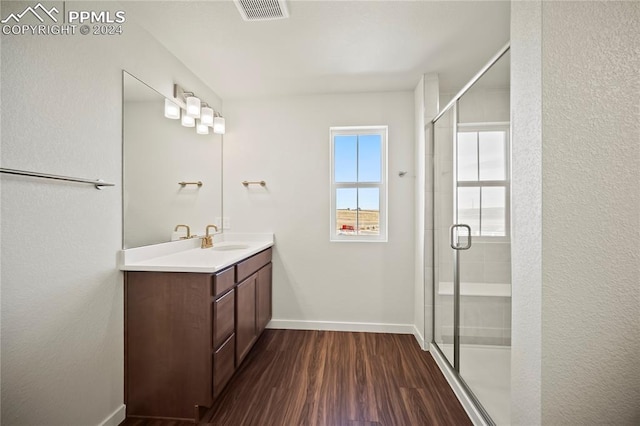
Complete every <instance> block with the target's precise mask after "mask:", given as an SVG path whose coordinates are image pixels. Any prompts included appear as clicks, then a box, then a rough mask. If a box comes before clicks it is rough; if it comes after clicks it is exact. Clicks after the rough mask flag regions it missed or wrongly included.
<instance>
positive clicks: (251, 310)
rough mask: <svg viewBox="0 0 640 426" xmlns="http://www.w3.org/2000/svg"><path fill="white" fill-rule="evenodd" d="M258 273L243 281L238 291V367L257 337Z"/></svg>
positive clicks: (237, 288)
mask: <svg viewBox="0 0 640 426" xmlns="http://www.w3.org/2000/svg"><path fill="white" fill-rule="evenodd" d="M257 280H258V274H257V273H255V274H253V275H251V276H250V277H249V278H247V279H246V280H244V281H242V282H241V283H240V284H238V286H237V287H236V289H235V292H236V367H238V366H239V365H240V363H241V362H242V360H243V359H244V357H245V356H246V355H247V353H248V352H249V349H251V346H253V344H254V343H255V341H256V339H257V332H256V281H257Z"/></svg>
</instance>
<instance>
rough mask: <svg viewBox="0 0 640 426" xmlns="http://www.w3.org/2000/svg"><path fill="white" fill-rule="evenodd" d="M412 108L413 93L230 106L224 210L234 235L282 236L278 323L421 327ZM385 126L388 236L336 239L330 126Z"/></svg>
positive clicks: (278, 257) (276, 265)
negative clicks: (417, 323)
mask: <svg viewBox="0 0 640 426" xmlns="http://www.w3.org/2000/svg"><path fill="white" fill-rule="evenodd" d="M413 109H414V108H413V93H412V92H391V93H371V94H344V95H323V96H300V97H287V98H278V99H266V100H248V101H228V102H225V115H226V118H227V120H228V122H229V126H228V129H227V134H226V135H225V139H224V143H225V145H224V163H225V170H224V209H225V215H226V216H229V217H230V218H231V224H232V231H233V230H241V231H243V232H245V231H246V232H266V231H273V232H274V233H275V236H276V253H275V256H274V269H273V274H274V277H273V285H274V289H273V292H274V298H273V318H274V320H290V321H336V322H364V323H380V324H404V325H405V326H406V327H407V331H409V330H412V327H413V321H414V316H413V309H414V306H413V303H414V302H413V300H414V251H413V250H414V219H413V217H414V203H413V197H414V182H415V180H414V179H412V178H411V175H413V174H414V172H413V167H414V160H413V155H414V154H413V148H414V138H413V133H414V132H413ZM378 124H383V125H384V124H386V125H388V126H389V142H388V144H389V146H388V147H389V160H388V170H389V183H388V190H389V198H388V200H389V202H388V204H389V213H388V218H389V242H387V243H335V242H334V243H330V242H329V127H330V126H349V125H378ZM400 170H404V171H407V172H408V173H407V175H406V176H405V177H402V178H401V177H399V176H398V171H400ZM262 179H264V180H265V181H266V182H267V187H266V188H264V189H263V188H260V187H250V188H245V187H244V186H242V185H241V184H240V182H241V181H243V180H262Z"/></svg>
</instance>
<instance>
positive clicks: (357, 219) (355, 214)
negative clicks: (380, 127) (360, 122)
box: [334, 134, 382, 235]
mask: <svg viewBox="0 0 640 426" xmlns="http://www.w3.org/2000/svg"><path fill="white" fill-rule="evenodd" d="M334 174H335V175H334V180H335V182H336V183H337V184H340V187H339V188H336V232H337V234H338V235H379V234H380V188H379V185H380V184H381V183H382V138H381V136H380V135H379V134H361V135H358V134H354V135H337V136H335V137H334Z"/></svg>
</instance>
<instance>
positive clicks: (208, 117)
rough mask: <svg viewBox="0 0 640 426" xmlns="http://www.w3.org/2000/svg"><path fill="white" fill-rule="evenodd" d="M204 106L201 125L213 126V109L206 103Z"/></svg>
mask: <svg viewBox="0 0 640 426" xmlns="http://www.w3.org/2000/svg"><path fill="white" fill-rule="evenodd" d="M202 105H203V106H202V109H201V110H200V123H202V124H203V125H205V126H213V109H212V108H210V107H209V105H207V104H206V103H204V104H202ZM208 133H209V132H207V134H208Z"/></svg>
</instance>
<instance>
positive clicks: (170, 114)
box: [164, 99, 180, 120]
mask: <svg viewBox="0 0 640 426" xmlns="http://www.w3.org/2000/svg"><path fill="white" fill-rule="evenodd" d="M164 116H165V117H167V118H170V119H172V120H177V119H179V118H180V107H179V106H178V105H176V104H175V103H173V102H171V101H170V100H169V99H165V100H164Z"/></svg>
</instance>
